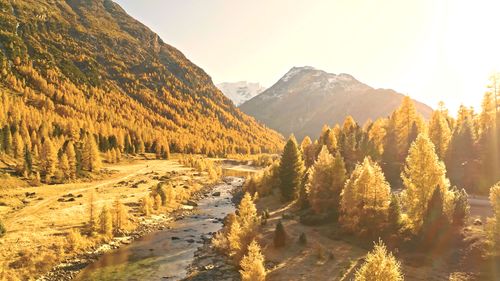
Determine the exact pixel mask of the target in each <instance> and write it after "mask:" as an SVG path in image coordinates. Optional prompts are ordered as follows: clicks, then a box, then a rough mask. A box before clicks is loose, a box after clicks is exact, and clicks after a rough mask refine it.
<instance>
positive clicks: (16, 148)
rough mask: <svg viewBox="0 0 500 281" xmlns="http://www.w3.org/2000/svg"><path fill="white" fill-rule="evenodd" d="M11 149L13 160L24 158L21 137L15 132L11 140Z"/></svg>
mask: <svg viewBox="0 0 500 281" xmlns="http://www.w3.org/2000/svg"><path fill="white" fill-rule="evenodd" d="M12 142H13V143H12V148H13V152H14V158H17V159H20V158H21V157H23V156H24V142H23V139H22V137H21V135H20V134H19V133H18V132H16V133H14V136H13V140H12Z"/></svg>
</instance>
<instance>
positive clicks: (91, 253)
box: [37, 185, 216, 281]
mask: <svg viewBox="0 0 500 281" xmlns="http://www.w3.org/2000/svg"><path fill="white" fill-rule="evenodd" d="M214 186H216V185H207V186H204V187H203V188H202V189H200V190H199V191H197V192H195V193H194V194H193V196H192V197H191V199H190V201H193V202H198V201H199V200H201V199H203V198H207V197H210V196H213V195H212V194H211V191H212V189H213V188H214ZM193 205H194V204H193ZM195 211H196V207H193V206H188V205H182V206H181V207H180V208H179V209H177V210H175V211H173V212H172V213H170V214H168V215H166V214H160V215H152V216H150V217H142V218H140V220H141V221H140V223H139V226H138V227H137V228H136V229H135V230H134V231H132V232H131V233H129V234H128V235H126V236H122V237H114V238H113V239H112V240H111V241H109V242H106V243H101V244H99V245H97V246H95V247H92V248H91V249H90V250H87V251H85V252H81V253H77V254H76V255H74V256H73V257H72V258H69V259H67V260H65V261H64V262H62V263H60V264H59V265H57V266H55V267H54V268H53V269H52V270H51V271H49V272H48V273H47V274H45V275H43V276H42V277H40V278H38V279H37V280H39V281H66V280H73V279H74V278H75V277H76V276H77V275H78V274H79V273H80V272H81V271H82V270H83V269H85V267H87V266H88V265H90V264H92V263H94V262H96V261H97V260H99V258H101V257H102V256H103V255H104V254H106V253H108V252H110V251H113V250H116V249H119V248H120V247H122V246H125V245H129V244H131V243H133V242H134V241H135V240H137V239H140V238H142V237H144V236H145V235H147V234H150V233H153V232H156V231H162V230H167V229H171V224H172V223H173V222H175V221H178V220H180V219H182V218H184V217H186V216H189V215H192V214H193V213H194V212H195Z"/></svg>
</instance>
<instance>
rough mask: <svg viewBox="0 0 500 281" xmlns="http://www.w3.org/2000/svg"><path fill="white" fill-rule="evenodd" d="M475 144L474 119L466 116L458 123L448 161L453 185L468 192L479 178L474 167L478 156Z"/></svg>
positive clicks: (447, 164) (447, 165)
mask: <svg viewBox="0 0 500 281" xmlns="http://www.w3.org/2000/svg"><path fill="white" fill-rule="evenodd" d="M474 143H475V138H474V131H473V125H472V119H471V117H468V115H466V116H464V117H462V120H461V121H460V122H459V121H457V127H456V128H455V130H454V132H453V135H452V138H451V142H450V146H449V149H448V155H447V159H446V167H447V168H448V170H449V171H448V174H449V177H450V180H451V183H452V184H453V185H456V186H460V187H464V188H465V189H466V190H472V188H473V186H474V185H475V184H474V183H475V182H476V181H477V177H478V174H477V171H476V170H475V165H474V159H475V155H476V147H475V145H474ZM473 191H474V190H473Z"/></svg>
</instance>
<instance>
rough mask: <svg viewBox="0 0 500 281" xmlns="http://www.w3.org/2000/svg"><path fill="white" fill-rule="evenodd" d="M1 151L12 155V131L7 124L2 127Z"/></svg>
mask: <svg viewBox="0 0 500 281" xmlns="http://www.w3.org/2000/svg"><path fill="white" fill-rule="evenodd" d="M3 151H4V152H5V154H8V155H12V154H13V151H12V133H11V131H10V127H9V126H8V125H7V126H5V127H4V128H3Z"/></svg>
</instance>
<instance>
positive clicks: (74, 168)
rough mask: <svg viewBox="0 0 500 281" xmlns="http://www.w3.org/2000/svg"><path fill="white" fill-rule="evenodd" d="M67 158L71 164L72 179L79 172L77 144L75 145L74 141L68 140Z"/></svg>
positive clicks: (70, 175)
mask: <svg viewBox="0 0 500 281" xmlns="http://www.w3.org/2000/svg"><path fill="white" fill-rule="evenodd" d="M65 154H66V158H68V165H69V177H70V178H71V179H74V178H76V174H77V159H76V153H75V146H74V145H73V142H71V141H70V142H68V143H67V145H66V151H65Z"/></svg>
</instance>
